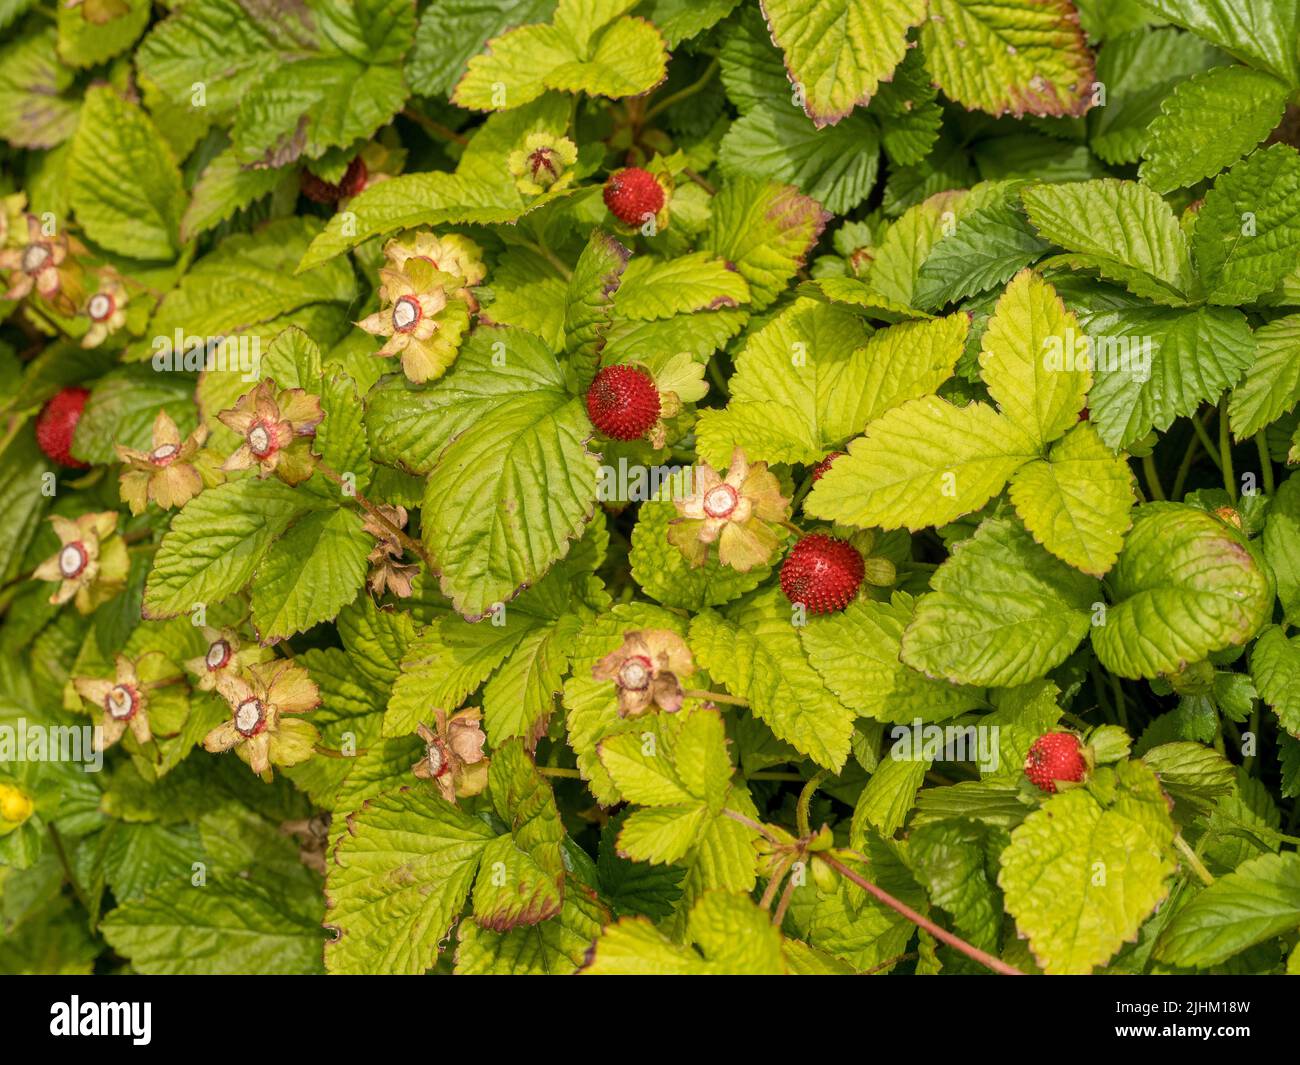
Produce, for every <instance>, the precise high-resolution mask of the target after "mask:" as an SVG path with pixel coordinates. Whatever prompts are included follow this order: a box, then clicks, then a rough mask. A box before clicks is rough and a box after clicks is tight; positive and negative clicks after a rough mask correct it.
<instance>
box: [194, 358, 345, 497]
mask: <svg viewBox="0 0 1300 1065" xmlns="http://www.w3.org/2000/svg"><path fill="white" fill-rule="evenodd" d="M217 417H218V418H220V419H221V422H222V424H223V425H225V426H227V427H228V428H230V429H233V430H234V431H235V432H237V433H238V434H239V435H240V436H242V437H243V438H244V442H243V443H242V444H241V445H240V446H239V447H238V448H237V449H236V450H235V452H234V453H233V454H232V455H231V456H230V457H229V458H228V459H226V462H225V465H223V466H222V467H221V468H222V469H223V470H226V471H227V472H230V471H232V470H246V469H249V468H250V467H252V466H256V467H257V468H258V475H259V476H261V477H269V476H270V475H271V474H272V473H274V474H275V475H276V476H277V477H279V478H280V480H282V481H284V482H285V483H286V484H301V483H302V482H303V481H305V480H307V478H308V477H310V476H311V475H312V469H313V467H314V462H313V460H312V453H311V438H312V437H313V436H314V435H315V433H316V426H318V425H319V424H320V423H321V419H322V418H323V417H324V414H323V413H322V411H321V406H320V397H318V396H314V395H312V394H311V393H310V392H306V391H304V390H303V389H301V388H287V389H283V390H279V391H277V389H276V387H275V382H274V381H272V380H269V379H268V380H265V381H262V382H261V383H260V384H258V386H257V387H256V388H255V389H253V391H251V392H249V393H247V394H246V395H243V396H241V397H240V398H239V400H238V402H236V403H235V405H234V407H232V408H231V409H230V410H223V411H222V412H221V413H220V414H218V415H217Z"/></svg>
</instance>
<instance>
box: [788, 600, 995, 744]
mask: <svg viewBox="0 0 1300 1065" xmlns="http://www.w3.org/2000/svg"><path fill="white" fill-rule="evenodd" d="M915 609H916V603H915V600H913V599H912V597H911V596H909V595H906V594H905V593H903V592H897V593H895V595H894V597H893V598H892V600H891V601H890V602H888V603H881V602H876V601H875V600H870V599H858V600H856V601H854V602H852V603H850V604H849V606H848V607H847V608H846V609H845V610H844V611H842V612H841V613H839V614H829V615H826V616H825V617H819V618H813V619H810V621H809V623H808V624H807V625H806V626H805V627H804V628H803V629H801V630H800V632H799V638H800V640H802V642H803V649H804V651H805V652H806V653H807V655H808V660H809V661H810V662H811V663H812V665H813V668H814V669H816V670H817V672H818V673H819V674H821V677H822V679H823V680H824V681H825V682H826V686H827V687H829V688H830V689H831V691H833V692H834V693H835V694H836V695H838V696H839V697H840V699H841V701H843V703H844V704H845V705H846V706H851V707H853V708H854V709H855V710H856V711H857V712H858V713H859V714H861V715H862V716H864V717H872V718H875V719H876V720H877V721H900V722H906V723H910V722H912V721H913V720H916V719H918V718H919V719H921V720H923V721H942V720H945V719H946V718H950V717H956V716H957V715H958V714H962V713H965V712H966V711H967V710H972V709H975V708H976V707H979V706H982V705H983V703H984V700H983V698H982V696H981V694H980V692H979V691H978V690H977V689H972V688H963V687H959V686H958V685H955V684H949V683H948V682H947V681H942V680H931V679H930V678H929V677H927V676H925V675H924V674H923V673H918V672H917V671H916V670H914V669H912V668H911V667H909V666H907V665H904V664H903V662H902V661H901V660H900V659H899V652H900V650H901V648H902V642H903V630H904V629H906V628H907V626H908V624H909V623H910V622H911V620H912V617H913V615H914V613H915Z"/></svg>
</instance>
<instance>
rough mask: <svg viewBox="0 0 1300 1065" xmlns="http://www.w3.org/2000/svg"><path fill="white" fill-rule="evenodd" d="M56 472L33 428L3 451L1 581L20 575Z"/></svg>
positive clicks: (0, 464)
mask: <svg viewBox="0 0 1300 1065" xmlns="http://www.w3.org/2000/svg"><path fill="white" fill-rule="evenodd" d="M52 472H53V464H52V460H51V459H49V458H48V457H47V456H46V454H45V453H44V452H43V451H41V450H40V447H39V446H38V445H37V443H36V434H35V432H34V431H33V430H32V428H30V427H27V426H25V427H23V428H22V429H20V430H19V431H18V432H16V433H14V435H13V436H12V437H10V438H9V440H8V441H7V442H6V443H5V445H4V447H3V448H0V580H4V581H9V580H12V579H13V578H15V577H17V576H18V573H19V570H20V569H21V567H22V564H23V555H24V553H25V552H26V551H27V548H28V546H29V545H30V544H31V542H32V539H33V537H35V536H36V533H37V530H38V528H39V527H40V522H41V517H42V516H43V514H44V512H45V507H46V505H47V503H48V499H47V497H46V496H45V495H43V494H42V493H41V491H40V488H41V485H42V484H44V483H45V481H44V478H45V476H46V475H47V474H50V473H52ZM11 617H12V615H11Z"/></svg>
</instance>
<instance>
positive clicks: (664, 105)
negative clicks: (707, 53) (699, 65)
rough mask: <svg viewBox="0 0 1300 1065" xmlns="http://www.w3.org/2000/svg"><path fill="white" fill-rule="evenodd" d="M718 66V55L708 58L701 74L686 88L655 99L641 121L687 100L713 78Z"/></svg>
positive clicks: (645, 120)
mask: <svg viewBox="0 0 1300 1065" xmlns="http://www.w3.org/2000/svg"><path fill="white" fill-rule="evenodd" d="M718 66H719V63H718V57H717V56H714V57H713V58H712V59H710V60H709V65H708V66H707V67H705V68H704V73H703V74H701V75H700V76H699V77H698V78H696V79H695V81H693V82H691V83H690V84H689V85H687V86H686V88H684V89H678V90H677V91H676V92H674V93H670V94H669V95H667V96H664V97H661V98H660V99H659V100H656V101H655V104H654V106H653V107H651V108H650V110H648V111H647V112H646V113H645V114H644V115H643V116H642V118H641V121H642V122H649V121H650V120H651V119H652V118H654V117H655V115H657V114H660V113H662V112H664V111H667V110H668V108H670V107H672V106H673V104H679V103H681V102H682V101H683V100H689V99H690V98H691V97H692V96H694V95H695V94H696V93H697V92H700V91H701V90H702V89H703V88H704V87H705V86H706V85H708V83H709V82H710V81H712V80H713V75H714V74H716V73H717V72H718Z"/></svg>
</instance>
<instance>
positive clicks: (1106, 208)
mask: <svg viewBox="0 0 1300 1065" xmlns="http://www.w3.org/2000/svg"><path fill="white" fill-rule="evenodd" d="M1021 200H1022V201H1023V203H1024V205H1025V210H1026V211H1027V212H1028V214H1029V219H1030V221H1031V222H1033V223H1034V226H1035V228H1036V229H1037V230H1038V232H1039V234H1040V235H1041V236H1043V237H1044V238H1045V239H1047V240H1050V241H1051V242H1052V243H1054V244H1059V245H1060V246H1061V247H1062V248H1065V249H1066V251H1067V252H1073V253H1077V254H1075V255H1072V256H1067V257H1066V259H1065V264H1066V265H1070V266H1080V267H1083V268H1085V269H1089V268H1090V269H1095V270H1097V271H1098V272H1099V273H1100V274H1101V275H1102V276H1103V277H1105V278H1108V279H1110V280H1113V281H1119V282H1120V283H1121V284H1123V285H1125V286H1126V287H1127V288H1128V289H1129V290H1130V291H1131V292H1133V293H1134V294H1135V295H1138V296H1142V297H1144V298H1146V299H1150V300H1155V301H1156V302H1158V303H1172V304H1181V303H1186V302H1187V300H1188V298H1189V296H1190V295H1191V293H1192V284H1193V280H1192V267H1191V261H1190V258H1189V255H1188V249H1187V239H1186V237H1185V236H1184V235H1183V231H1182V229H1181V228H1179V225H1178V220H1177V219H1176V218H1175V217H1174V213H1173V211H1171V210H1170V208H1169V206H1168V205H1167V204H1166V203H1165V202H1164V201H1163V200H1162V199H1161V198H1160V197H1159V196H1158V195H1157V194H1156V193H1155V192H1154V191H1153V190H1151V189H1150V188H1148V187H1147V186H1145V185H1139V184H1136V183H1135V182H1131V181H1116V180H1115V179H1113V178H1102V179H1100V180H1097V181H1081V182H1075V183H1071V184H1065V185H1034V186H1031V187H1029V188H1027V189H1025V190H1024V191H1023V192H1022V193H1021Z"/></svg>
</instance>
